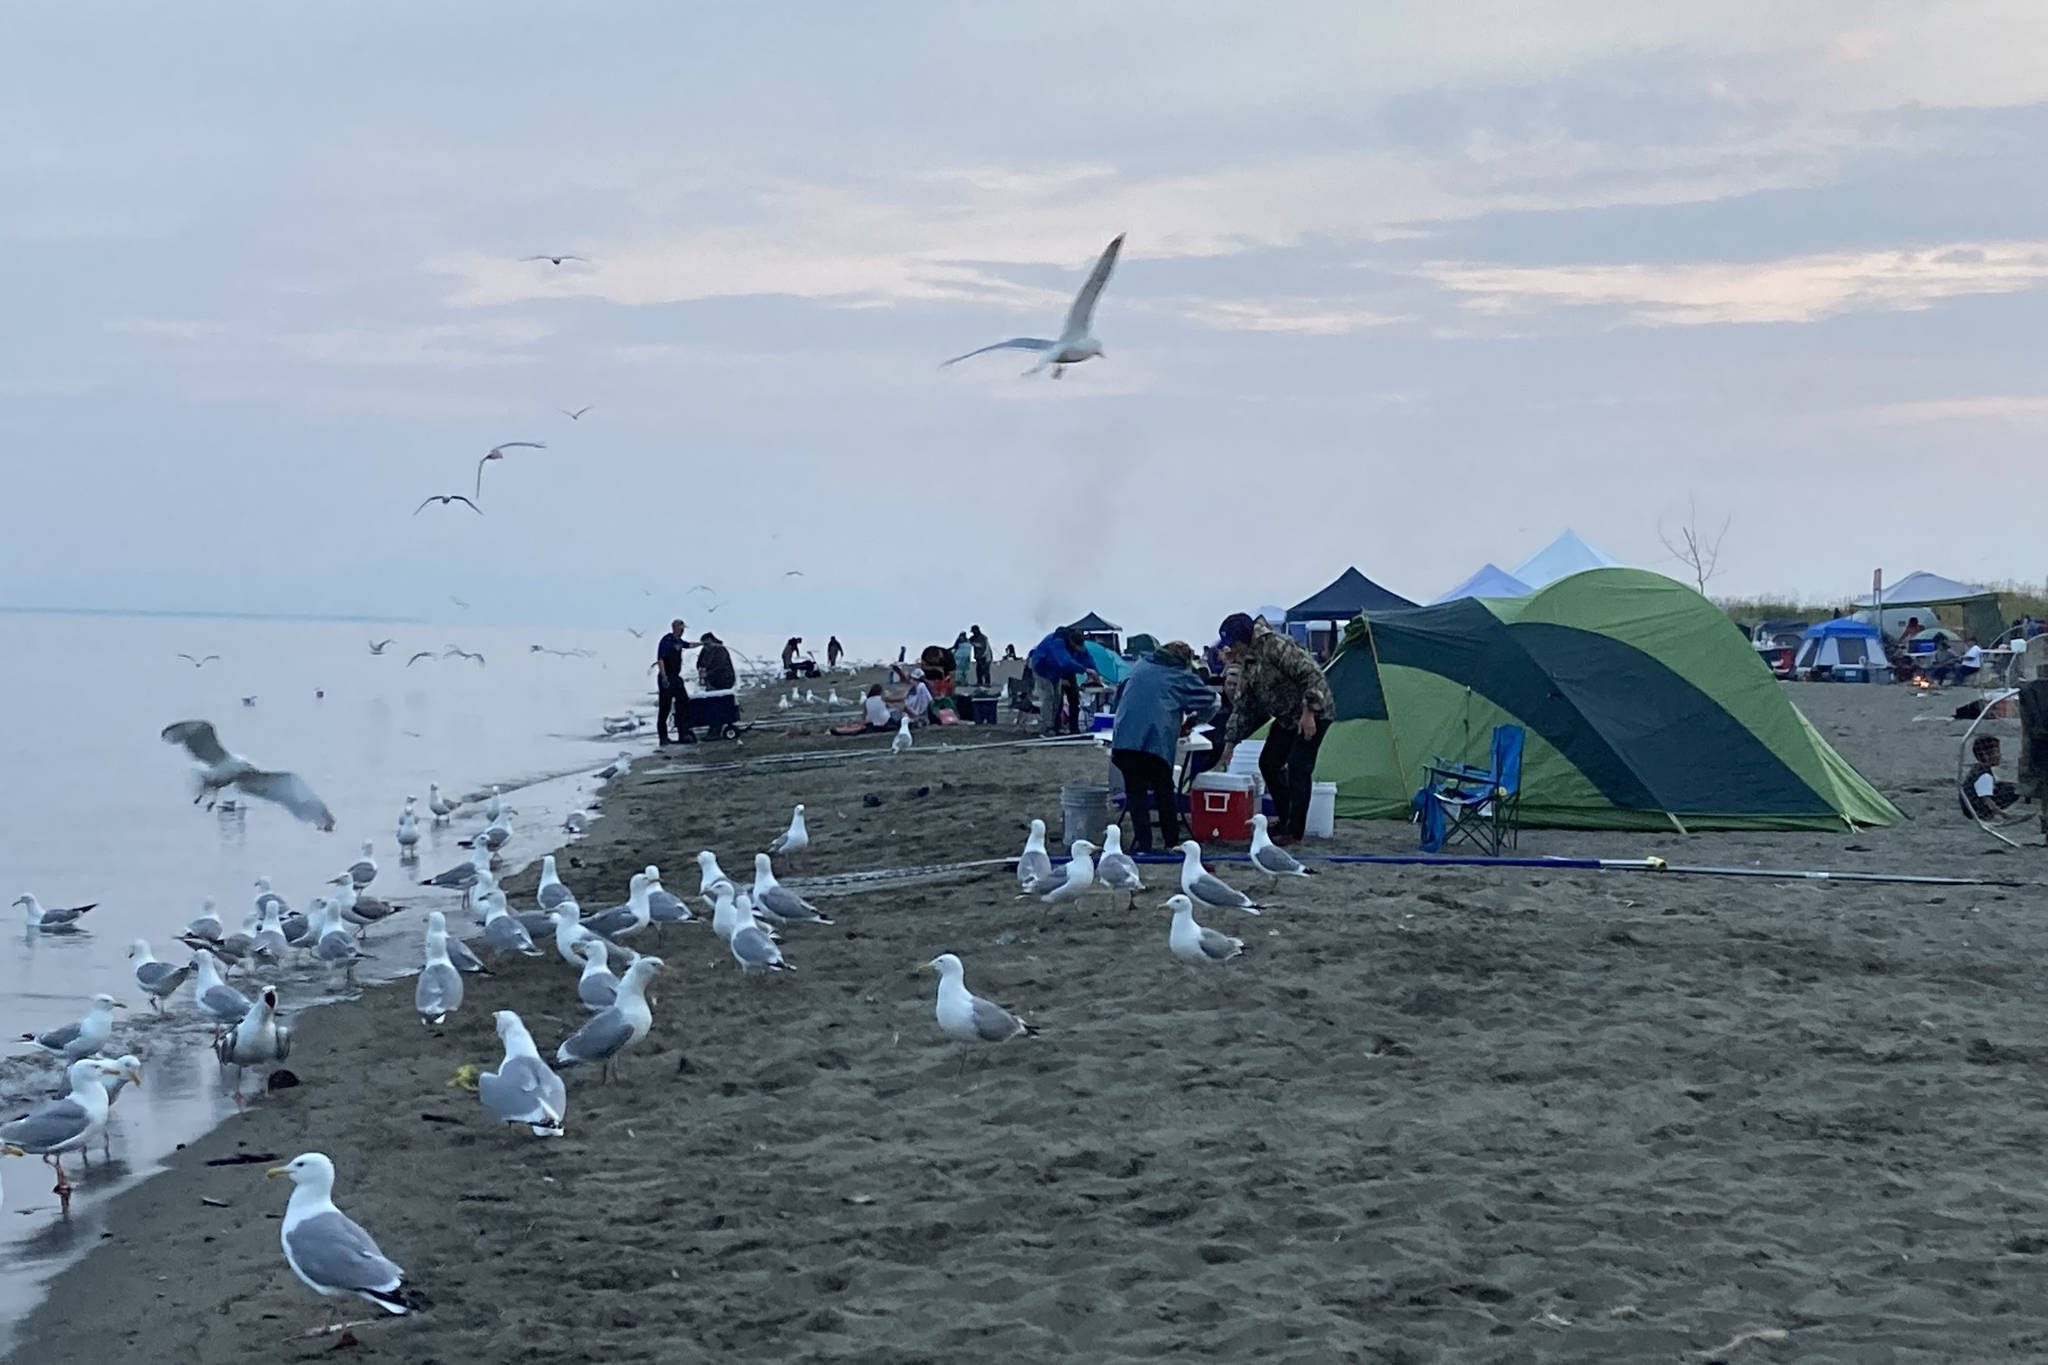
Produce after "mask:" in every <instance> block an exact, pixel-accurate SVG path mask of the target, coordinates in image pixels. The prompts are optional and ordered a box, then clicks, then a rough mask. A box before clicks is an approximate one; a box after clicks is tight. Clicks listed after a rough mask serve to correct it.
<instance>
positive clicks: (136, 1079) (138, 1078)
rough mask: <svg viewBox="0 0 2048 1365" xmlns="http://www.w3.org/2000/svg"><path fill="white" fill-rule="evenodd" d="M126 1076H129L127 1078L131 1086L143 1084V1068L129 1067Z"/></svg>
mask: <svg viewBox="0 0 2048 1365" xmlns="http://www.w3.org/2000/svg"><path fill="white" fill-rule="evenodd" d="M126 1074H127V1077H128V1084H130V1085H141V1084H142V1068H141V1067H129V1068H127V1072H126Z"/></svg>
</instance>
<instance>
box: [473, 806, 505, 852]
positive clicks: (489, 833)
mask: <svg viewBox="0 0 2048 1365" xmlns="http://www.w3.org/2000/svg"><path fill="white" fill-rule="evenodd" d="M511 837H512V826H511V825H509V824H507V823H505V817H504V815H503V814H498V815H494V816H492V817H491V823H489V824H488V825H485V826H484V827H483V831H482V832H481V833H479V834H478V835H477V836H476V841H477V842H478V843H480V844H482V845H483V846H484V847H485V848H487V849H489V850H490V851H491V852H493V853H496V852H497V851H498V850H499V849H501V848H503V847H504V846H505V844H506V842H507V841H508V840H510V839H511Z"/></svg>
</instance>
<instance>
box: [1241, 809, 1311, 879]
mask: <svg viewBox="0 0 2048 1365" xmlns="http://www.w3.org/2000/svg"><path fill="white" fill-rule="evenodd" d="M1252 866H1253V867H1256V868H1257V869H1258V870H1259V871H1261V872H1263V873H1265V874H1266V875H1267V876H1268V877H1271V878H1272V879H1273V882H1274V884H1275V885H1276V886H1277V885H1278V884H1279V881H1280V879H1281V878H1282V877H1313V876H1314V875H1315V869H1313V868H1308V867H1303V866H1302V865H1301V863H1300V861H1299V860H1298V859H1296V858H1295V856H1294V855H1293V854H1292V853H1289V852H1288V851H1287V850H1286V849H1284V848H1282V847H1280V846H1279V845H1278V844H1276V843H1274V842H1273V840H1272V837H1271V836H1270V835H1268V834H1267V833H1266V817H1265V816H1263V815H1254V816H1253V817H1252Z"/></svg>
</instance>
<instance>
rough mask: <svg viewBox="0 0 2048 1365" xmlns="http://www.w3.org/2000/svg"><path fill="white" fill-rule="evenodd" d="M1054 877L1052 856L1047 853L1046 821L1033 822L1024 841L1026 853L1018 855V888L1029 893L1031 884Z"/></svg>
mask: <svg viewBox="0 0 2048 1365" xmlns="http://www.w3.org/2000/svg"><path fill="white" fill-rule="evenodd" d="M1051 877H1052V855H1051V854H1049V853H1047V852H1046V851H1045V821H1043V820H1033V821H1032V822H1031V833H1030V834H1029V835H1027V836H1026V837H1025V839H1024V851H1023V852H1022V853H1020V854H1018V855H1017V887H1018V889H1019V890H1021V891H1029V890H1030V889H1031V884H1032V883H1033V882H1037V881H1046V880H1049V879H1050V878H1051Z"/></svg>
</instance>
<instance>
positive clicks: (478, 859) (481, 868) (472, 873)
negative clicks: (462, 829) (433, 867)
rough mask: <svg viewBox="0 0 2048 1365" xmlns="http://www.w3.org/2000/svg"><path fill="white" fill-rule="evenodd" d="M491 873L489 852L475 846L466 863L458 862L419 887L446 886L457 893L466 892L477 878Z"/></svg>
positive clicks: (477, 845)
mask: <svg viewBox="0 0 2048 1365" xmlns="http://www.w3.org/2000/svg"><path fill="white" fill-rule="evenodd" d="M490 872H491V851H490V850H489V849H487V848H485V847H484V846H483V845H482V844H475V845H473V846H472V847H471V848H470V850H469V858H468V860H467V861H464V862H459V863H457V864H456V865H455V866H453V867H451V868H449V869H448V870H447V871H446V872H437V873H435V874H434V875H433V876H431V877H429V878H427V879H426V880H425V881H423V882H421V883H420V885H421V886H446V887H450V888H453V889H454V890H457V891H466V890H468V889H469V888H470V887H472V886H475V885H476V883H477V879H478V878H479V877H487V876H489V875H490Z"/></svg>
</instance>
